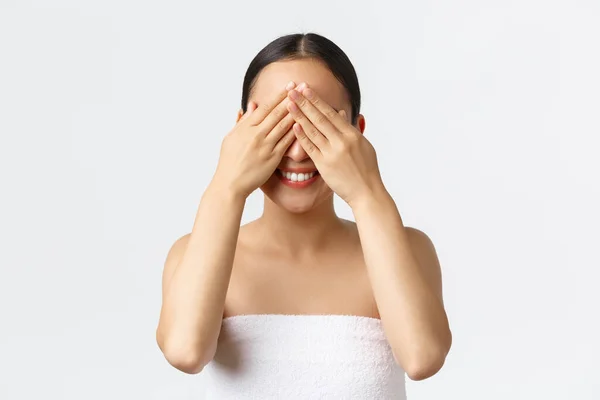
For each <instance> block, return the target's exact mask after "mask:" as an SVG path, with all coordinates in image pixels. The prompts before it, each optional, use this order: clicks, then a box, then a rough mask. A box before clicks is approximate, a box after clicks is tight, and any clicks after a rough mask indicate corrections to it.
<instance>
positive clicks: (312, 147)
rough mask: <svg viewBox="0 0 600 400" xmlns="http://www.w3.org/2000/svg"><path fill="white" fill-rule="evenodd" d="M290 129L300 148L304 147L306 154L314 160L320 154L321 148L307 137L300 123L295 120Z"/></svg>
mask: <svg viewBox="0 0 600 400" xmlns="http://www.w3.org/2000/svg"><path fill="white" fill-rule="evenodd" d="M292 130H293V131H294V136H296V138H297V139H298V142H299V143H300V146H302V148H303V149H304V151H306V154H308V156H309V157H310V158H312V159H313V160H315V159H318V158H319V157H320V156H321V155H322V153H321V149H320V148H319V147H318V146H317V145H316V144H315V143H314V142H313V141H312V140H311V138H310V137H308V135H307V134H306V132H305V131H304V129H303V128H302V125H300V124H299V123H298V122H296V123H294V126H293V127H292ZM315 162H317V161H315Z"/></svg>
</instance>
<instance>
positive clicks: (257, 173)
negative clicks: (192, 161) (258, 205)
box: [156, 82, 295, 374]
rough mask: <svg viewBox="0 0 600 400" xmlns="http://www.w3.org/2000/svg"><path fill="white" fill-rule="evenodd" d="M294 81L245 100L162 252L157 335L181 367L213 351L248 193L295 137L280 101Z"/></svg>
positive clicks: (193, 368) (197, 363) (199, 363)
mask: <svg viewBox="0 0 600 400" xmlns="http://www.w3.org/2000/svg"><path fill="white" fill-rule="evenodd" d="M294 86H295V84H294V82H289V83H288V85H287V86H286V88H285V89H283V90H281V91H280V92H279V93H278V94H277V96H275V97H274V98H273V99H272V100H271V101H266V102H264V103H263V104H261V105H260V106H259V107H258V105H257V104H256V103H254V102H249V103H248V109H247V112H246V113H245V114H244V116H242V117H241V118H240V119H238V122H237V124H236V126H235V127H234V129H233V130H232V131H231V132H230V133H229V134H228V135H227V136H226V137H225V138H224V140H223V144H222V145H221V154H220V157H219V164H218V166H217V170H216V172H215V176H214V177H213V180H212V182H211V184H210V185H209V187H208V189H207V190H206V191H205V193H204V195H203V196H202V200H201V201H200V205H199V207H198V212H197V214H196V220H195V221H194V227H193V228H192V232H191V233H190V234H189V235H187V236H184V237H182V238H180V239H179V240H178V241H177V242H176V243H175V244H174V245H173V247H172V249H171V251H170V252H169V255H168V256H167V260H166V262H165V269H164V275H163V303H162V307H161V312H160V319H159V323H158V327H157V330H156V340H157V342H158V345H159V347H160V349H161V350H162V352H163V353H164V355H165V358H166V359H167V360H168V361H169V363H170V364H171V365H173V366H174V367H175V368H177V369H179V370H181V371H183V372H187V373H190V374H196V373H198V372H200V371H202V369H203V368H204V366H205V365H206V364H208V363H209V362H210V360H212V358H213V357H214V355H215V352H216V348H217V340H218V338H219V333H220V332H221V323H222V319H223V311H224V307H225V297H226V295H227V289H228V287H229V281H230V279H231V272H232V269H233V261H234V257H235V250H236V245H237V239H238V234H239V231H240V222H241V219H242V213H243V211H244V205H245V203H246V198H247V197H248V195H250V193H252V192H253V191H254V190H256V189H257V188H258V187H259V186H260V185H262V184H263V183H265V182H266V181H267V180H268V179H269V177H270V176H271V175H272V174H273V172H274V171H275V168H276V167H277V165H278V164H279V162H280V161H281V158H282V157H283V154H284V153H285V151H286V150H287V148H288V147H289V146H290V144H291V143H292V141H293V140H294V133H293V132H291V131H290V127H291V125H292V123H293V121H294V120H293V118H292V117H291V115H289V113H288V112H287V109H286V105H287V92H288V90H289V89H291V88H292V87H294ZM257 107H258V108H257Z"/></svg>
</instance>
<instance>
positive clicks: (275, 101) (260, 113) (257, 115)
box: [250, 81, 296, 130]
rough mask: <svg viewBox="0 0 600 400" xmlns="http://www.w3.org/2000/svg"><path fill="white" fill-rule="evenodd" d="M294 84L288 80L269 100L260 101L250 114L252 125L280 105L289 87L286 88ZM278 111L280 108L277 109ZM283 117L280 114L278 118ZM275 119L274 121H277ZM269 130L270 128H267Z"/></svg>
mask: <svg viewBox="0 0 600 400" xmlns="http://www.w3.org/2000/svg"><path fill="white" fill-rule="evenodd" d="M294 86H296V84H295V83H294V82H291V81H290V82H288V84H287V85H286V86H285V88H283V90H281V91H280V92H279V93H277V95H276V96H274V97H273V98H272V99H271V100H269V101H265V102H263V103H261V104H260V105H258V107H257V109H256V111H254V112H253V113H252V114H253V115H252V117H251V118H250V123H251V124H252V125H258V124H260V123H262V122H263V121H264V119H265V118H266V117H267V116H268V115H269V114H270V113H271V112H272V111H273V110H274V109H275V108H276V107H277V106H278V105H280V103H281V102H283V101H284V100H285V99H286V97H287V93H288V92H289V90H290V89H288V88H293V87H294ZM278 111H280V110H278ZM281 117H283V115H280V118H279V119H281ZM277 121H279V120H277ZM277 121H275V123H277ZM275 123H274V124H273V126H274V125H275ZM269 130H270V129H269Z"/></svg>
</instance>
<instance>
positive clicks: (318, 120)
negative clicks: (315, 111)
mask: <svg viewBox="0 0 600 400" xmlns="http://www.w3.org/2000/svg"><path fill="white" fill-rule="evenodd" d="M326 122H327V117H326V116H325V115H323V114H319V115H317V116H316V117H315V123H317V125H324V124H325V123H326Z"/></svg>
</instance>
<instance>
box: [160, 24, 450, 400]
mask: <svg viewBox="0 0 600 400" xmlns="http://www.w3.org/2000/svg"><path fill="white" fill-rule="evenodd" d="M359 111H360V90H359V85H358V80H357V77H356V73H355V71H354V68H353V66H352V64H351V62H350V60H349V59H348V57H347V56H346V54H345V53H344V52H343V51H342V50H341V49H340V48H338V47H337V46H336V45H335V44H334V43H332V42H331V41H330V40H328V39H326V38H324V37H322V36H320V35H316V34H296V35H288V36H284V37H281V38H279V39H277V40H275V41H273V42H272V43H270V44H269V45H267V46H266V47H265V48H264V49H263V50H261V51H260V52H259V53H258V55H257V56H256V57H255V58H254V60H253V61H252V62H251V64H250V66H249V68H248V71H247V73H246V76H245V79H244V83H243V93H242V108H241V110H240V111H239V112H238V116H237V123H236V125H235V127H234V128H233V130H232V131H231V132H230V133H229V134H228V135H227V136H226V137H225V139H224V140H223V144H222V147H221V154H220V158H219V162H218V166H217V169H216V171H215V174H214V177H213V179H212V181H211V182H210V184H209V186H208V187H207V189H206V191H205V193H204V194H203V196H202V200H201V202H200V205H199V207H198V211H197V215H196V219H195V223H194V226H193V229H192V232H191V233H190V234H188V235H185V236H183V237H181V238H180V239H178V240H177V241H176V242H175V243H174V244H173V246H172V248H171V250H170V251H169V254H168V256H167V260H166V262H165V267H164V275H163V304H162V308H161V313H160V321H159V324H158V328H157V332H156V336H157V341H158V344H159V346H160V349H161V350H162V352H163V353H164V355H165V357H166V359H167V360H168V362H169V363H170V364H171V365H173V366H174V367H175V368H178V369H180V370H181V371H184V372H186V373H190V374H195V373H198V372H200V371H202V370H203V369H204V368H205V367H206V370H207V372H208V371H210V373H209V374H208V384H209V393H210V394H211V395H212V396H214V397H211V398H216V399H226V398H236V399H247V398H257V399H271V398H272V399H295V398H299V399H312V398H334V399H342V398H344V399H346V398H356V399H392V398H393V399H403V398H405V396H406V395H405V388H404V373H405V372H406V374H408V376H409V377H410V378H411V379H413V380H422V379H425V378H427V377H430V376H432V375H433V374H435V373H436V372H437V371H438V370H439V369H440V368H441V367H442V365H443V364H444V360H445V357H446V355H447V353H448V351H449V349H450V345H451V341H452V339H451V332H450V329H449V325H448V320H447V317H446V313H445V311H444V305H443V299H442V283H441V272H440V267H439V263H438V258H437V256H436V253H435V250H434V247H433V245H432V243H431V241H430V240H429V238H428V236H426V235H425V234H424V233H423V232H421V231H419V230H417V229H414V228H409V227H405V226H404V225H403V223H402V219H401V217H400V215H399V212H398V210H397V208H396V205H395V203H394V201H393V200H392V198H391V197H390V195H389V194H388V192H387V191H386V189H385V187H384V185H383V183H382V179H381V176H380V173H379V169H378V166H377V160H376V155H375V151H374V149H373V147H372V146H371V144H370V143H369V141H368V140H367V139H366V138H365V137H364V136H363V132H364V130H365V118H364V116H363V115H362V114H360V113H359ZM257 188H260V189H261V190H262V191H263V192H264V194H265V202H264V212H263V214H262V216H261V217H260V218H258V219H257V220H255V221H252V222H250V223H248V224H245V225H243V226H241V227H240V222H241V218H242V211H243V208H244V205H245V200H246V198H247V197H248V195H250V193H252V192H253V191H254V190H255V189H257ZM333 193H336V194H337V195H338V196H340V197H341V198H342V199H343V200H344V201H346V202H347V203H348V204H349V206H350V207H351V209H352V212H353V215H354V218H355V220H356V222H352V221H349V220H345V219H341V218H339V217H338V216H337V215H336V213H335V211H334V205H333Z"/></svg>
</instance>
